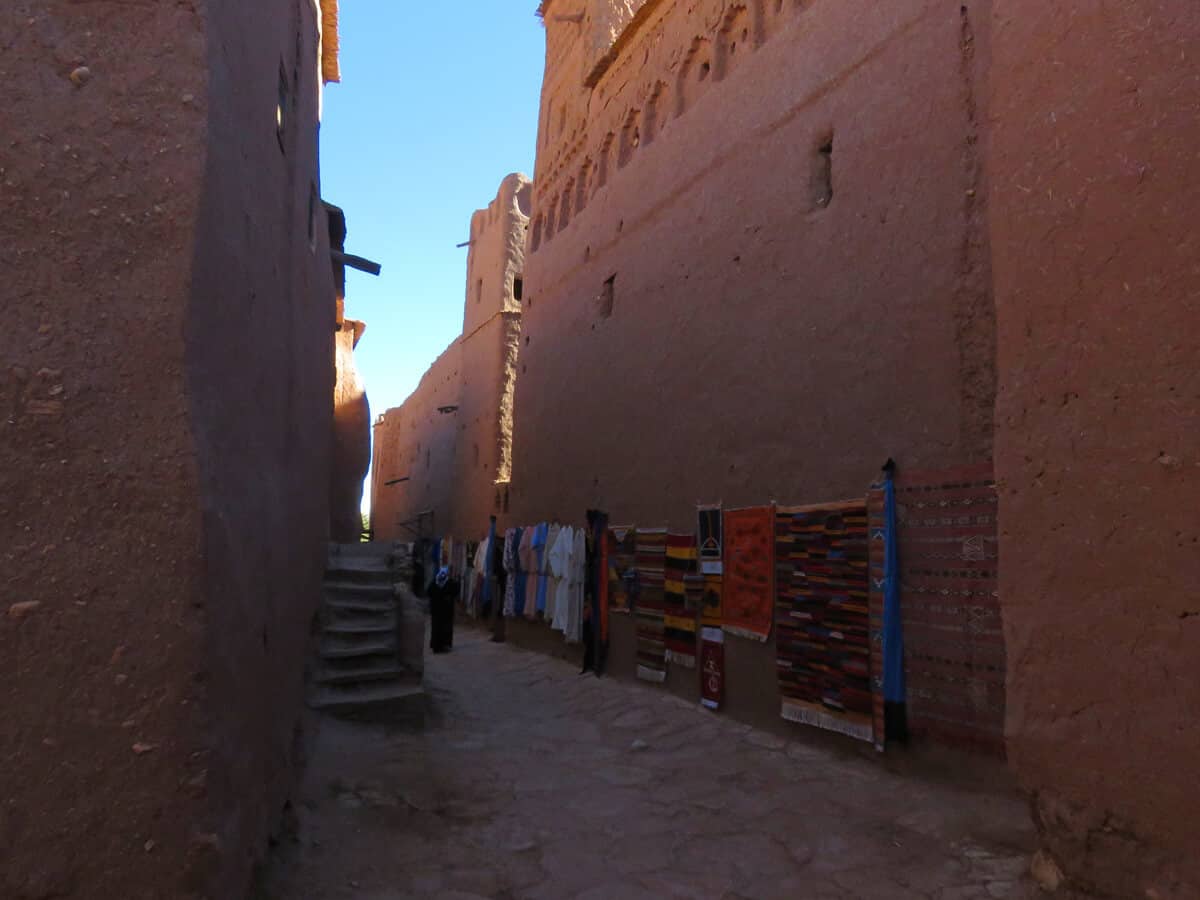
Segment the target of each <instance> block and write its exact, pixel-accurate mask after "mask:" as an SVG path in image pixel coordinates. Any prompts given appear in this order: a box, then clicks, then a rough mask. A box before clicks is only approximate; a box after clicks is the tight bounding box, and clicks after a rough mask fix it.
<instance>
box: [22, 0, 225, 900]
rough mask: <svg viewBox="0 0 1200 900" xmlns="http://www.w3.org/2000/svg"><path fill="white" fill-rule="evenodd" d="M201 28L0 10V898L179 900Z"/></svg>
mask: <svg viewBox="0 0 1200 900" xmlns="http://www.w3.org/2000/svg"><path fill="white" fill-rule="evenodd" d="M209 26H210V23H209V21H208V15H207V12H206V10H205V9H204V7H200V8H199V9H198V10H197V9H185V8H184V7H183V6H180V5H178V4H155V5H154V6H153V7H146V6H144V5H140V6H137V7H132V6H124V5H117V4H103V5H102V6H101V5H97V4H78V3H71V2H67V0H51V2H46V3H38V4H31V3H6V4H3V6H2V7H0V46H3V47H4V51H3V53H0V77H3V78H4V81H5V83H6V85H7V86H8V87H7V90H6V95H5V100H4V103H2V104H0V133H3V135H4V144H3V149H0V170H2V171H0V194H2V195H3V197H4V201H3V202H4V215H3V216H2V217H0V268H3V271H4V277H3V287H2V288H0V294H2V296H3V301H0V305H2V306H3V308H4V309H5V310H6V311H7V312H8V313H9V315H8V320H9V321H8V324H7V327H5V328H4V329H3V330H0V408H2V409H3V413H2V415H0V498H2V499H0V507H2V508H3V515H0V548H2V549H0V554H2V556H0V558H2V559H3V566H2V567H0V568H2V569H3V572H4V575H3V578H0V709H3V711H4V714H3V716H0V797H2V798H3V802H0V896H4V897H7V898H19V900H25V898H42V897H78V898H85V897H97V896H102V897H118V896H121V897H135V898H143V897H151V896H185V895H186V894H185V891H184V890H183V889H182V886H181V879H185V878H186V877H187V869H188V866H189V865H190V863H189V841H190V831H191V829H192V827H193V826H194V825H196V824H199V823H202V821H203V818H204V808H203V799H202V796H200V795H199V794H198V793H197V791H198V790H199V789H197V788H195V787H193V785H194V783H195V782H194V779H197V778H199V777H200V776H201V775H202V773H203V772H204V770H205V768H206V765H207V764H206V762H205V761H204V760H203V759H202V758H194V757H193V755H192V754H193V753H196V752H199V751H202V750H203V744H202V741H201V738H202V729H201V725H202V723H201V717H200V708H201V707H200V704H201V701H202V700H203V698H204V695H203V685H202V684H201V683H200V681H198V680H196V679H195V678H194V677H193V676H194V675H195V674H196V673H200V672H202V671H203V668H204V666H203V649H202V643H203V634H204V627H205V624H204V612H203V609H202V607H203V601H204V596H205V595H204V591H203V588H202V584H201V575H202V565H201V557H200V547H201V543H202V523H201V509H200V506H199V504H198V503H197V498H198V496H199V473H198V466H197V459H196V453H195V449H194V445H193V442H192V438H191V435H190V434H189V431H188V419H189V408H188V401H187V384H186V374H185V371H184V358H185V352H186V347H185V331H186V328H185V323H186V316H187V305H188V298H189V291H190V278H191V264H192V245H193V240H194V236H195V231H196V220H197V215H198V209H199V206H200V203H201V193H202V177H203V171H204V161H205V143H206V137H205V129H206V104H205V94H206V90H205V79H206V75H205V70H206V68H207V62H206V57H205V52H206V38H205V34H206V30H207V29H208V27H209ZM134 35H136V36H137V39H136V41H135V40H134V39H133V37H132V36H134ZM83 67H86V69H87V73H84V72H82V71H79V70H80V69H81V68H83ZM72 72H75V73H76V79H77V80H78V81H79V84H78V85H77V84H75V83H73V82H72V80H71V77H70V76H71V73H72ZM89 75H90V77H88V76H89ZM185 98H190V99H185ZM149 748H152V749H149ZM139 750H141V751H142V752H140V753H139V752H138V751H139ZM148 842H153V843H152V844H150V843H148ZM147 847H149V850H148V849H147Z"/></svg>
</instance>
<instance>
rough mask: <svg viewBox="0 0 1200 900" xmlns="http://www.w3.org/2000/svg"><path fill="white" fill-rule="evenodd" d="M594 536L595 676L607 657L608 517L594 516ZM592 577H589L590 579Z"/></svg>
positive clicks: (609, 549)
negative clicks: (597, 625) (596, 615)
mask: <svg viewBox="0 0 1200 900" xmlns="http://www.w3.org/2000/svg"><path fill="white" fill-rule="evenodd" d="M595 529H596V535H595V537H594V538H593V542H594V543H595V545H596V570H595V572H594V573H593V575H594V577H595V580H596V609H597V611H598V612H599V617H600V634H599V637H598V644H597V648H598V652H597V654H596V662H595V665H596V674H600V673H602V672H603V671H604V663H605V659H606V658H607V656H608V613H609V610H610V609H611V601H610V599H609V595H608V556H609V553H610V552H611V548H610V547H609V533H608V515H607V514H606V513H597V514H596V523H595ZM591 577H592V576H589V578H591Z"/></svg>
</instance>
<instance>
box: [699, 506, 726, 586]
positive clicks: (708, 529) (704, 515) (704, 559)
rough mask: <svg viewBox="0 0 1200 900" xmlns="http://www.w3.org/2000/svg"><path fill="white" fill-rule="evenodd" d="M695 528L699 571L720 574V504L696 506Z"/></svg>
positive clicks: (706, 573) (721, 557)
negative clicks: (697, 536)
mask: <svg viewBox="0 0 1200 900" xmlns="http://www.w3.org/2000/svg"><path fill="white" fill-rule="evenodd" d="M696 519H697V529H696V533H697V534H698V535H699V536H700V541H699V544H700V571H701V573H702V574H704V575H720V574H721V568H722V560H723V556H722V551H721V504H719V503H718V504H717V505H716V506H700V507H697V508H696Z"/></svg>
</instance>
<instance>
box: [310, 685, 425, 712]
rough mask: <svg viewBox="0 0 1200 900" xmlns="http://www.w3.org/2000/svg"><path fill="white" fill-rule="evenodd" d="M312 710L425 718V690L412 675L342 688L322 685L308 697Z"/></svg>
mask: <svg viewBox="0 0 1200 900" xmlns="http://www.w3.org/2000/svg"><path fill="white" fill-rule="evenodd" d="M308 705H309V706H311V707H312V708H313V709H319V710H322V711H324V712H329V713H333V714H336V715H345V716H352V717H371V718H387V719H389V720H393V721H394V720H396V719H417V720H421V719H424V716H425V708H426V698H425V689H424V688H423V687H421V685H420V683H419V682H416V681H414V680H412V679H411V678H405V679H401V680H397V681H379V682H371V683H370V684H366V685H353V686H350V687H341V686H338V685H323V686H321V687H319V688H318V689H317V690H316V691H314V692H313V694H312V695H311V696H310V698H309V701H308Z"/></svg>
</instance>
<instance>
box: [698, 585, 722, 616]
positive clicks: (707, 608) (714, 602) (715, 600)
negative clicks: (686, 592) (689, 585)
mask: <svg viewBox="0 0 1200 900" xmlns="http://www.w3.org/2000/svg"><path fill="white" fill-rule="evenodd" d="M701 577H703V578H704V593H703V595H702V596H701V605H700V621H701V622H703V623H704V624H705V625H715V626H716V627H718V628H720V627H721V625H722V623H723V619H724V611H723V609H722V606H721V590H722V588H721V582H722V580H723V579H722V576H720V575H704V576H701Z"/></svg>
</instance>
